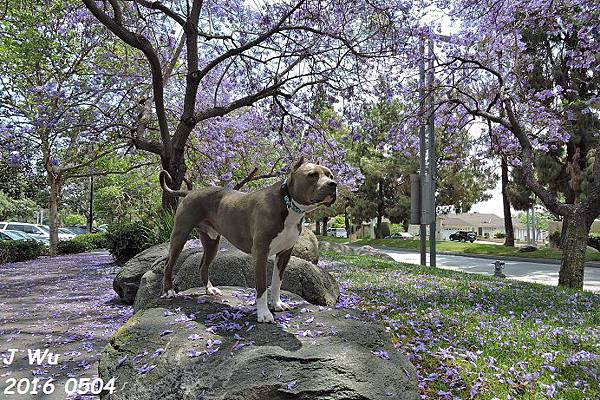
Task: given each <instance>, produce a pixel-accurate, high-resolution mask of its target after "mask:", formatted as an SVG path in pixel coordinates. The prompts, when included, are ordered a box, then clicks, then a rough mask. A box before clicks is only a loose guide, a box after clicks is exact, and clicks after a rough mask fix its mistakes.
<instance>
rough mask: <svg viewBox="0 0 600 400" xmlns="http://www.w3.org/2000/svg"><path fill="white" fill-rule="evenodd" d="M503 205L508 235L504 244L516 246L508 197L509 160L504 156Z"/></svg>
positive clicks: (502, 166) (505, 227)
mask: <svg viewBox="0 0 600 400" xmlns="http://www.w3.org/2000/svg"><path fill="white" fill-rule="evenodd" d="M501 168H502V205H503V208H504V232H505V234H506V237H505V239H504V245H505V246H509V247H515V229H514V227H513V222H512V216H511V214H510V199H509V198H508V162H507V161H506V158H505V157H502V161H501Z"/></svg>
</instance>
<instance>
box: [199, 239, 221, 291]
mask: <svg viewBox="0 0 600 400" xmlns="http://www.w3.org/2000/svg"><path fill="white" fill-rule="evenodd" d="M200 229H202V228H200ZM211 229H212V228H211ZM213 233H216V232H215V231H214V230H213V231H212V232H210V233H206V232H203V231H201V232H200V241H201V242H202V247H203V248H204V254H203V255H202V261H201V262H200V277H201V278H202V283H204V285H205V286H206V294H211V295H213V296H218V295H220V294H221V291H220V290H219V289H217V288H216V287H214V286H213V285H212V283H211V282H210V279H209V278H208V267H210V264H211V263H212V262H213V260H214V259H215V256H216V255H217V253H218V251H219V240H220V239H221V236H219V235H218V234H217V235H216V236H215V235H214V234H213ZM211 234H213V236H214V237H211Z"/></svg>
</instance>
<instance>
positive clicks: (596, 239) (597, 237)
mask: <svg viewBox="0 0 600 400" xmlns="http://www.w3.org/2000/svg"><path fill="white" fill-rule="evenodd" d="M588 246H592V247H593V248H595V249H596V250H600V233H599V232H594V233H590V237H589V238H588Z"/></svg>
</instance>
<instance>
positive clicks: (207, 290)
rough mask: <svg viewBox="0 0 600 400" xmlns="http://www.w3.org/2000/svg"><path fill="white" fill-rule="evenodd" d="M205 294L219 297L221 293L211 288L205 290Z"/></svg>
mask: <svg viewBox="0 0 600 400" xmlns="http://www.w3.org/2000/svg"><path fill="white" fill-rule="evenodd" d="M206 294H210V295H212V296H221V295H222V294H223V293H221V291H220V290H219V289H218V288H216V287H214V286H211V287H207V288H206Z"/></svg>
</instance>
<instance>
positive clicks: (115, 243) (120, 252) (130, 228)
mask: <svg viewBox="0 0 600 400" xmlns="http://www.w3.org/2000/svg"><path fill="white" fill-rule="evenodd" d="M152 236H153V235H152V234H151V229H150V228H149V227H147V226H145V225H144V224H143V223H141V222H131V223H126V224H113V225H110V226H109V227H108V232H107V233H106V241H107V247H108V250H109V252H110V254H111V255H112V256H113V257H114V258H115V259H116V260H117V262H120V263H124V262H126V261H127V260H129V259H130V258H132V257H133V256H135V255H136V254H138V253H140V252H141V251H144V250H146V249H147V248H148V247H150V246H152V245H153V244H154V243H152V241H153V239H154V238H153V237H152ZM149 239H151V240H149Z"/></svg>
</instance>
